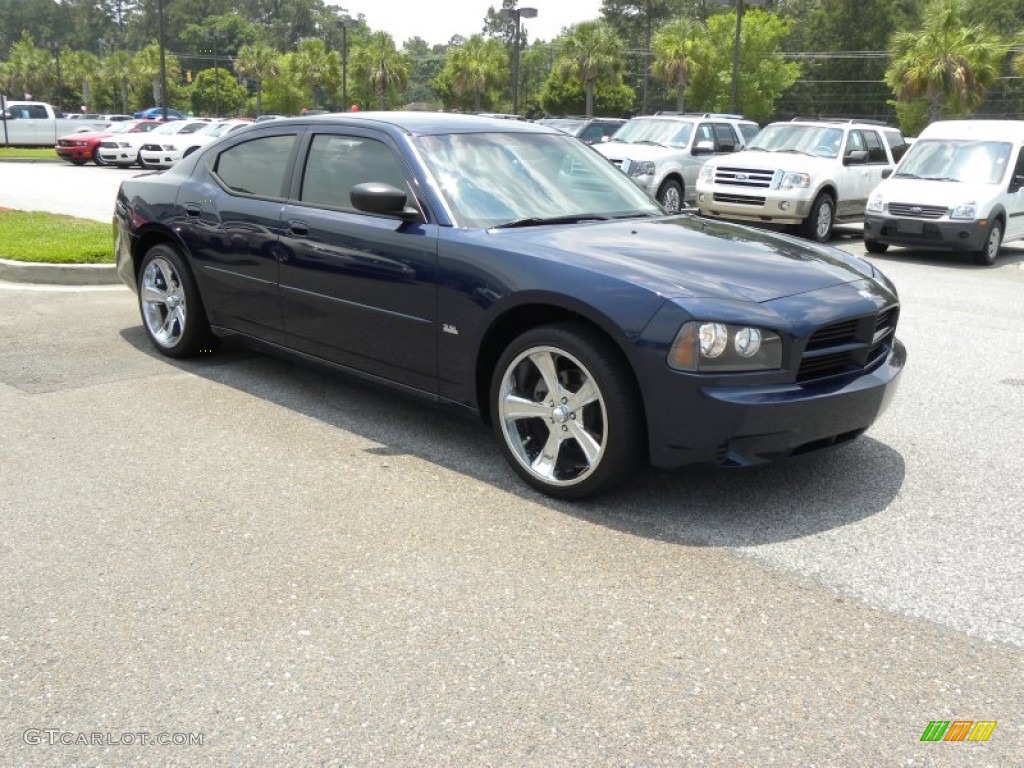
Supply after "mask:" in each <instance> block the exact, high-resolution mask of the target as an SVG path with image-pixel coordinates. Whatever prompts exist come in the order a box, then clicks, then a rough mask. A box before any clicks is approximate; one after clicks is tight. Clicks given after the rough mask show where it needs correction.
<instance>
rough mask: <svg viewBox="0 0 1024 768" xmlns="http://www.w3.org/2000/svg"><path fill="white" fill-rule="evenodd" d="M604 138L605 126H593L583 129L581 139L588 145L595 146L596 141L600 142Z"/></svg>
mask: <svg viewBox="0 0 1024 768" xmlns="http://www.w3.org/2000/svg"><path fill="white" fill-rule="evenodd" d="M602 136H604V126H601V125H595V124H591V125H588V126H587V127H586V128H584V129H583V133H581V134H580V139H581V140H582V141H585V142H587V143H588V144H593V143H594V142H595V141H600V140H601V137H602Z"/></svg>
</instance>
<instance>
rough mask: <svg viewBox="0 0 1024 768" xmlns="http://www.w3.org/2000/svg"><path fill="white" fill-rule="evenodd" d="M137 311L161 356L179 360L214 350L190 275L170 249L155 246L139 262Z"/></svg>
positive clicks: (213, 340) (199, 299) (180, 258)
mask: <svg viewBox="0 0 1024 768" xmlns="http://www.w3.org/2000/svg"><path fill="white" fill-rule="evenodd" d="M139 311H140V313H141V314H142V325H143V327H144V328H145V329H146V335H147V336H149V340H150V342H151V343H152V344H153V346H154V347H156V349H157V351H158V352H160V354H163V355H167V356H168V357H176V358H181V357H191V356H192V355H196V354H199V353H200V352H208V351H210V350H212V349H213V346H214V343H215V339H214V337H213V334H212V333H211V332H210V325H209V323H208V322H207V320H206V311H205V310H204V308H203V301H202V298H201V297H200V295H199V290H198V288H196V284H195V281H194V280H193V279H192V273H191V272H189V269H188V266H187V265H186V264H185V260H184V259H183V258H182V257H181V255H180V254H179V253H178V252H177V251H176V250H174V248H172V247H171V246H169V245H162V244H161V245H154V246H153V247H152V248H150V249H149V250H148V251H147V252H146V255H145V257H144V258H143V259H142V267H141V268H140V269H139Z"/></svg>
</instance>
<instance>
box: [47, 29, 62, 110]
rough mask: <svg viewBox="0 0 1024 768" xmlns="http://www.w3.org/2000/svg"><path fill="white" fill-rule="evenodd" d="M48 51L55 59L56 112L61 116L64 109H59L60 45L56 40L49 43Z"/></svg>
mask: <svg viewBox="0 0 1024 768" xmlns="http://www.w3.org/2000/svg"><path fill="white" fill-rule="evenodd" d="M50 50H51V51H53V55H54V57H55V58H56V59H57V111H58V112H60V113H61V114H63V113H64V109H63V108H62V107H61V104H60V90H61V82H60V43H58V42H57V41H56V40H54V41H52V42H51V43H50Z"/></svg>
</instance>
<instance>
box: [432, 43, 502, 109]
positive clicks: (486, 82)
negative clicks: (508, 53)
mask: <svg viewBox="0 0 1024 768" xmlns="http://www.w3.org/2000/svg"><path fill="white" fill-rule="evenodd" d="M504 68H505V51H504V49H503V48H502V45H501V43H500V42H499V41H498V40H497V39H493V38H492V39H490V40H486V41H485V40H484V38H483V35H473V36H472V37H471V38H469V40H467V41H466V42H465V43H464V44H463V45H460V46H458V47H456V48H452V49H449V53H448V60H447V61H446V62H445V68H444V72H443V75H442V77H444V78H446V79H447V80H448V81H449V82H450V83H451V86H452V90H453V91H454V92H455V95H456V96H458V97H459V98H462V97H463V96H465V95H467V94H472V95H473V110H474V111H475V112H479V111H480V99H481V97H482V96H483V93H484V91H486V90H487V89H488V88H491V87H493V86H496V85H499V84H500V83H501V81H502V79H503V77H504Z"/></svg>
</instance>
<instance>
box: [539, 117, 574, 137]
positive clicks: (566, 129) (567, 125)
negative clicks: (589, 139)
mask: <svg viewBox="0 0 1024 768" xmlns="http://www.w3.org/2000/svg"><path fill="white" fill-rule="evenodd" d="M537 122H538V123H539V124H540V125H546V126H547V127H548V128H557V129H558V130H560V131H562V132H563V133H568V134H572V135H575V134H576V132H577V131H579V130H580V129H581V128H582V127H583V124H584V121H583V120H572V119H570V118H561V117H552V118H545V119H543V120H538V121H537Z"/></svg>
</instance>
